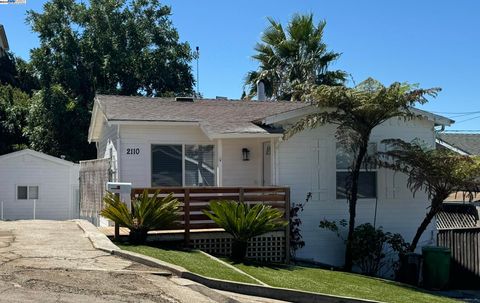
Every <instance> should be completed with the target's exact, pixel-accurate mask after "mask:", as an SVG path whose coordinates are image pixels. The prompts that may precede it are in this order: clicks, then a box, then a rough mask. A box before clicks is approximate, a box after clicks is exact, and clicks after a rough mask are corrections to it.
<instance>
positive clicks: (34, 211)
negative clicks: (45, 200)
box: [33, 199, 37, 220]
mask: <svg viewBox="0 0 480 303" xmlns="http://www.w3.org/2000/svg"><path fill="white" fill-rule="evenodd" d="M36 208H37V199H33V220H35V217H36V212H37V209H36Z"/></svg>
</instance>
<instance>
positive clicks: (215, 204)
mask: <svg viewBox="0 0 480 303" xmlns="http://www.w3.org/2000/svg"><path fill="white" fill-rule="evenodd" d="M210 211H211V212H209V211H206V210H204V211H203V212H204V214H205V215H207V216H208V217H209V218H210V219H212V220H213V221H214V222H215V223H216V224H217V225H218V226H220V227H221V228H223V229H224V230H225V231H226V232H227V233H229V234H230V235H232V237H233V243H232V253H231V257H232V259H234V260H243V259H244V258H245V256H246V254H247V247H248V240H250V239H251V238H253V237H256V236H260V235H263V234H265V233H267V232H270V231H274V230H276V229H279V228H282V227H285V226H286V225H287V224H288V222H287V221H285V220H284V219H283V213H282V212H281V211H279V210H278V209H275V208H272V207H271V206H269V205H264V204H256V205H255V206H253V207H251V206H250V205H248V204H245V203H239V202H236V201H227V200H219V201H211V202H210Z"/></svg>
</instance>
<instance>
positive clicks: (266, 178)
mask: <svg viewBox="0 0 480 303" xmlns="http://www.w3.org/2000/svg"><path fill="white" fill-rule="evenodd" d="M262 185H263V186H269V185H272V147H271V145H270V142H263V182H262Z"/></svg>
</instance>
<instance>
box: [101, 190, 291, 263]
mask: <svg viewBox="0 0 480 303" xmlns="http://www.w3.org/2000/svg"><path fill="white" fill-rule="evenodd" d="M145 190H146V191H148V193H149V194H154V193H155V192H157V191H158V192H159V197H165V196H166V195H168V194H170V193H173V194H174V196H175V197H176V198H177V199H178V200H179V201H180V202H181V207H180V212H179V215H180V217H179V221H178V222H177V224H176V225H175V226H174V227H171V228H168V229H163V230H154V231H151V232H149V236H148V239H147V241H165V242H168V241H175V242H178V241H183V243H184V245H185V246H187V247H192V248H196V249H201V250H204V251H206V252H208V253H212V254H216V255H228V254H229V253H230V249H231V248H230V246H231V237H230V235H228V234H227V233H226V232H225V231H224V230H223V229H221V228H219V227H218V226H217V225H216V224H215V223H214V222H213V221H211V220H210V219H209V218H208V217H207V216H206V215H204V214H203V210H206V209H208V204H209V202H210V201H212V200H234V201H240V202H245V203H248V204H251V205H254V204H259V203H262V204H267V205H271V206H272V207H274V208H277V209H279V210H281V211H283V212H284V214H285V219H286V220H288V219H289V211H288V210H289V209H290V189H289V188H287V187H277V186H270V187H163V188H134V189H133V190H132V193H131V197H132V199H134V198H136V197H137V196H138V195H139V194H141V193H143V192H144V191H145ZM99 230H100V231H102V232H103V233H104V234H105V235H107V236H109V237H110V238H116V239H117V240H120V241H121V240H123V239H125V238H126V237H127V236H128V233H129V230H128V229H127V228H125V227H119V228H118V230H117V232H115V229H114V227H113V226H112V227H99ZM250 244H251V245H250V247H249V250H248V253H247V256H248V257H250V258H252V259H257V260H263V261H269V262H288V259H289V254H290V248H289V229H288V227H287V228H285V229H282V230H278V231H274V232H271V233H268V234H265V235H262V236H259V237H255V238H254V239H252V240H251V242H250Z"/></svg>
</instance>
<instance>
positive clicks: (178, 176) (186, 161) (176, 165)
mask: <svg viewBox="0 0 480 303" xmlns="http://www.w3.org/2000/svg"><path fill="white" fill-rule="evenodd" d="M182 185H185V186H214V185H215V167H214V145H188V144H184V145H181V144H173V145H152V186H153V187H156V186H182Z"/></svg>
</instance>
